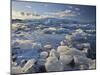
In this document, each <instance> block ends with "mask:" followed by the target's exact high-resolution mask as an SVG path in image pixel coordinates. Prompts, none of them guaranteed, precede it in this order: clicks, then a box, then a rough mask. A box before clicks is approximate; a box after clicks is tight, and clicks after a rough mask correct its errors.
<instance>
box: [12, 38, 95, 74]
mask: <svg viewBox="0 0 100 75" xmlns="http://www.w3.org/2000/svg"><path fill="white" fill-rule="evenodd" d="M17 42H18V41H17ZM31 43H32V42H31V41H29V40H26V41H20V44H22V45H23V44H24V46H22V45H21V47H22V48H25V46H27V44H29V46H31V45H30V44H31ZM82 46H83V47H86V48H89V47H90V45H89V44H82ZM31 47H32V48H37V50H40V49H41V48H42V47H41V45H40V44H38V43H37V44H36V43H34V44H33V45H32V46H31ZM39 48H40V49H39ZM95 64H96V63H95V60H92V59H90V58H87V56H86V53H85V52H84V50H83V51H82V50H78V49H76V48H74V47H69V46H67V41H66V40H63V41H61V42H60V46H58V47H57V48H56V49H53V48H52V45H50V44H48V45H44V46H43V48H42V49H41V51H39V58H38V59H34V58H32V59H29V60H27V61H25V59H24V60H22V61H21V63H20V65H17V63H16V62H14V61H12V73H14V74H16V73H29V72H32V73H35V72H58V71H68V70H86V69H95ZM22 65H23V66H22ZM36 67H37V68H36Z"/></svg>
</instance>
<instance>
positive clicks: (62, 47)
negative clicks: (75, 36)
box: [57, 46, 70, 54]
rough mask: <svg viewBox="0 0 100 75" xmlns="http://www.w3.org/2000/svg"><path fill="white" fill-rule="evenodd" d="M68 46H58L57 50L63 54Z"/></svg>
mask: <svg viewBox="0 0 100 75" xmlns="http://www.w3.org/2000/svg"><path fill="white" fill-rule="evenodd" d="M68 50H70V48H69V47H68V46H58V48H57V52H58V53H59V54H65V53H66V52H67V51H68Z"/></svg>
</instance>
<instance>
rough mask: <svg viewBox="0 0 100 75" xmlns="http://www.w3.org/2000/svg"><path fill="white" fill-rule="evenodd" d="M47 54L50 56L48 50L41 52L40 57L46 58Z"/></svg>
mask: <svg viewBox="0 0 100 75" xmlns="http://www.w3.org/2000/svg"><path fill="white" fill-rule="evenodd" d="M47 56H48V52H46V51H43V52H41V53H40V58H43V59H46V58H47Z"/></svg>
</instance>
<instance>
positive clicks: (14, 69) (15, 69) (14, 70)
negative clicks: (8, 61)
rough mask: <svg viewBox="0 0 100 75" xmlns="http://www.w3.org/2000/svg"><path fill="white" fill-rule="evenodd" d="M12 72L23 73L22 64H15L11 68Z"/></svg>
mask: <svg viewBox="0 0 100 75" xmlns="http://www.w3.org/2000/svg"><path fill="white" fill-rule="evenodd" d="M11 73H12V74H19V73H23V71H22V68H21V67H20V66H17V67H14V66H13V67H12V68H11Z"/></svg>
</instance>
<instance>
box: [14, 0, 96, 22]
mask: <svg viewBox="0 0 100 75" xmlns="http://www.w3.org/2000/svg"><path fill="white" fill-rule="evenodd" d="M12 18H17V19H42V18H65V19H72V20H78V21H82V22H95V20H96V7H95V6H87V5H73V4H58V3H43V2H28V1H12Z"/></svg>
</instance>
